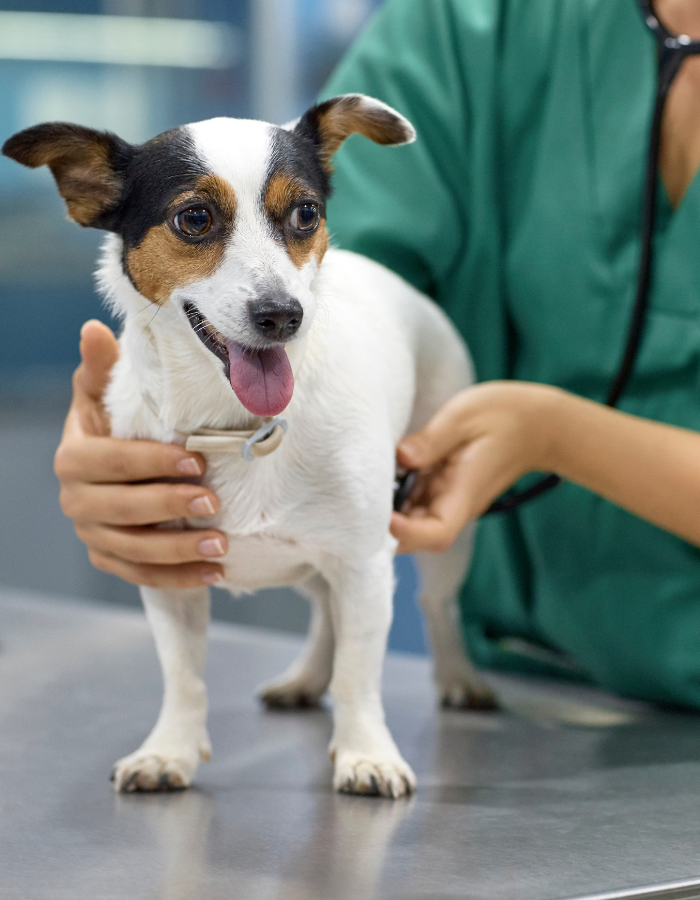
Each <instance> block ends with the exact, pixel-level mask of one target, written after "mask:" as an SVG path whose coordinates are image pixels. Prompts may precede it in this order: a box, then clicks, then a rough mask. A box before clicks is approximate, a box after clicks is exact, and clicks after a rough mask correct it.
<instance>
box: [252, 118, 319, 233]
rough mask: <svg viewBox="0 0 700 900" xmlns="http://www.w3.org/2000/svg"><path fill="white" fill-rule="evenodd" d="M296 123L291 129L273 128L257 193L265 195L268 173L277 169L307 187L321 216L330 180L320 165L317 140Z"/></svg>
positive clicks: (271, 174) (268, 178) (270, 175)
mask: <svg viewBox="0 0 700 900" xmlns="http://www.w3.org/2000/svg"><path fill="white" fill-rule="evenodd" d="M299 125H301V121H300V122H299ZM299 125H297V127H296V128H295V129H294V131H287V130H286V129H284V128H275V130H274V131H273V133H272V148H271V152H270V162H269V165H268V168H267V177H266V178H265V184H264V185H263V188H262V195H261V196H262V197H263V198H264V197H265V192H266V190H267V185H268V184H269V182H270V179H271V178H272V176H273V175H275V174H276V173H278V172H281V173H282V174H284V175H287V176H288V177H290V178H293V179H295V180H297V181H300V182H301V183H302V184H305V185H307V186H308V187H309V189H310V190H311V191H312V192H313V193H314V194H315V195H316V197H317V198H318V204H319V207H320V209H321V215H322V216H323V217H325V214H326V200H327V199H328V198H329V197H330V195H331V180H330V177H329V175H328V173H327V172H326V170H325V169H324V168H323V166H322V165H321V160H320V157H319V155H318V147H317V144H316V143H315V142H314V141H313V140H312V139H311V138H310V136H309V135H308V134H307V133H306V131H305V130H304V129H303V128H302V129H301V130H300V129H299Z"/></svg>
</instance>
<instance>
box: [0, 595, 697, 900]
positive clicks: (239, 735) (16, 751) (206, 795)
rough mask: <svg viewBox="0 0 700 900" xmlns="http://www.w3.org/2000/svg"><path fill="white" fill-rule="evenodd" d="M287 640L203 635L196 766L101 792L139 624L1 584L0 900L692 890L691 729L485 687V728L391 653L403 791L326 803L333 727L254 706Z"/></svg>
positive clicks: (147, 705) (133, 686)
mask: <svg viewBox="0 0 700 900" xmlns="http://www.w3.org/2000/svg"><path fill="white" fill-rule="evenodd" d="M299 647H300V642H299V641H298V640H297V639H295V638H293V637H288V636H286V635H281V634H279V635H278V634H275V633H272V632H263V631H256V630H253V629H247V628H242V627H233V626H227V625H221V624H215V625H214V626H213V627H212V631H211V640H210V653H209V661H208V670H207V681H208V684H209V688H210V716H209V724H210V732H211V737H212V743H213V746H214V755H213V757H212V762H211V763H210V764H208V765H205V766H203V767H202V768H201V769H200V771H199V773H198V775H197V778H196V786H195V787H193V788H192V789H191V790H189V791H187V792H184V793H176V794H139V795H126V796H118V795H116V794H115V793H114V792H113V791H112V789H111V786H110V784H109V782H108V780H107V778H108V775H109V772H110V769H111V766H112V763H113V762H114V760H115V759H117V758H118V757H119V756H121V755H123V754H125V753H128V752H130V751H131V750H133V749H135V748H136V747H137V746H138V744H139V743H140V741H141V740H142V739H143V737H144V736H145V734H146V733H147V731H148V730H149V729H150V727H151V726H152V725H153V722H154V720H155V716H156V713H157V710H158V706H159V702H160V691H161V681H160V674H159V671H158V666H157V661H156V656H155V651H154V648H153V645H152V640H151V636H150V632H149V629H148V627H147V625H146V622H145V619H144V617H143V616H142V615H140V614H139V613H137V612H132V611H128V610H122V609H119V608H116V607H108V606H99V605H95V604H88V603H78V602H72V601H64V600H59V599H58V598H47V597H44V598H41V597H37V596H33V595H28V594H23V593H20V592H17V591H11V590H4V591H0V898H2V900H83V898H90V900H122V898H124V900H127V898H128V900H219V898H221V900H223V898H226V900H237V898H245V900H273V898H275V900H276V898H280V900H281V898H285V900H331V898H333V900H336V898H338V900H343V898H352V900H370V898H377V900H385V898H386V900H399V898H400V900H419V898H421V900H447V898H464V900H569V898H573V897H584V896H585V897H592V896H594V895H601V896H605V897H607V896H620V897H636V896H639V897H641V896H645V897H667V898H676V900H681V898H683V900H688V898H691V897H693V898H694V897H700V887H698V886H697V885H700V811H699V798H700V716H697V715H693V714H692V713H687V712H686V713H683V712H674V711H664V710H660V709H656V708H654V707H651V706H647V705H645V704H642V703H635V702H631V701H624V700H621V699H619V698H616V697H613V696H611V695H608V694H605V693H603V692H601V691H596V690H594V689H591V688H586V687H581V686H575V685H572V684H565V683H552V682H547V681H544V680H538V679H522V678H514V677H506V676H502V675H499V676H491V675H489V680H490V681H491V682H492V683H493V685H494V686H495V687H496V689H497V690H498V691H499V693H500V696H501V698H502V701H503V706H504V710H503V711H502V712H499V713H469V712H458V711H440V710H438V709H437V708H436V703H435V695H434V692H433V689H432V685H431V682H430V669H429V663H428V661H427V660H424V659H421V658H418V657H407V656H404V657H401V656H397V655H390V657H389V658H388V660H387V664H386V671H385V691H384V693H385V700H386V707H387V718H388V721H389V724H390V727H391V728H392V731H393V734H394V736H395V738H396V740H397V743H398V745H399V747H400V748H401V750H402V752H403V753H404V755H405V756H406V758H407V759H408V761H409V762H410V763H411V764H412V765H413V767H414V769H415V771H416V774H417V776H418V780H419V789H418V792H417V794H416V795H415V796H414V797H413V798H411V799H409V800H406V801H396V802H393V801H390V800H380V799H376V798H366V797H352V796H343V795H337V794H335V793H334V792H333V791H332V789H331V767H330V763H329V761H328V755H327V745H328V741H329V737H330V729H331V721H330V715H329V712H328V710H327V709H326V710H324V709H321V710H311V711H302V712H286V713H270V712H265V711H264V710H263V709H261V708H260V706H259V704H258V703H257V702H256V700H255V698H254V689H255V686H256V685H257V684H258V683H259V682H260V681H263V680H264V679H266V678H269V677H271V676H274V675H276V674H277V673H278V672H280V671H281V670H282V669H283V668H284V667H285V666H286V665H287V664H288V663H289V662H290V661H291V659H292V658H293V657H294V655H295V654H296V653H297V652H298V650H299ZM684 879H685V880H687V881H688V882H689V884H686V885H685V886H683V885H680V884H677V885H676V887H671V886H670V883H672V882H681V881H683V880H684ZM694 879H695V880H694ZM645 885H647V886H649V885H652V886H654V885H655V886H656V887H655V888H650V889H649V890H648V891H645V892H642V890H641V888H642V887H643V886H645ZM662 885H666V887H661V886H662ZM616 891H617V892H620V893H618V894H614V893H613V892H616ZM606 892H607V893H606Z"/></svg>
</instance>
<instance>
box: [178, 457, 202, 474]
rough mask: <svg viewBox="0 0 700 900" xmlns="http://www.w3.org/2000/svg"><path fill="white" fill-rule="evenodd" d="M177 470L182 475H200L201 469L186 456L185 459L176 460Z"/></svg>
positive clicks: (194, 460) (192, 459)
mask: <svg viewBox="0 0 700 900" xmlns="http://www.w3.org/2000/svg"><path fill="white" fill-rule="evenodd" d="M177 470H178V472H182V474H183V475H201V474H202V467H201V466H200V464H199V463H198V462H197V460H196V459H194V457H192V456H188V457H187V459H181V460H178V463H177Z"/></svg>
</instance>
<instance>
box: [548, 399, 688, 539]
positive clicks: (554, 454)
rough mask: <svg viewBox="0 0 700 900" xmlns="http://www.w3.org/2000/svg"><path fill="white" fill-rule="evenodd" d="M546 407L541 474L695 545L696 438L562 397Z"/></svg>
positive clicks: (591, 403) (684, 432)
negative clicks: (557, 478) (550, 474)
mask: <svg viewBox="0 0 700 900" xmlns="http://www.w3.org/2000/svg"><path fill="white" fill-rule="evenodd" d="M549 402H550V404H551V406H550V410H549V412H548V414H547V417H548V425H547V428H548V432H549V436H550V438H549V440H548V441H547V442H546V444H545V446H546V448H547V450H546V453H545V456H544V458H543V460H542V468H543V469H548V470H551V471H554V472H557V474H559V475H561V476H562V477H563V478H565V479H567V480H569V481H573V482H575V483H576V484H580V485H582V486H583V487H586V488H588V489H589V490H591V491H593V492H594V493H596V494H599V495H601V496H602V497H605V498H606V499H608V500H611V501H612V502H613V503H615V504H617V505H618V506H621V507H623V508H624V509H627V510H629V511H630V512H632V513H634V514H635V515H637V516H640V517H641V518H643V519H647V520H648V521H650V522H653V523H654V524H655V525H658V526H660V527H661V528H664V529H666V530H667V531H670V532H673V533H674V534H677V535H678V536H679V537H682V538H684V539H685V540H687V541H689V542H691V543H693V544H695V545H697V546H700V434H697V433H695V432H693V431H689V430H686V429H683V428H675V427H673V426H670V425H663V424H661V423H659V422H653V421H650V420H649V419H643V418H640V417H638V416H632V415H627V414H626V413H623V412H620V411H618V410H614V409H610V408H609V407H606V406H603V405H601V404H598V403H593V402H591V401H590V400H584V399H583V398H581V397H577V396H575V395H573V394H567V393H565V392H564V391H558V392H556V394H553V395H552V396H551V399H550V401H549Z"/></svg>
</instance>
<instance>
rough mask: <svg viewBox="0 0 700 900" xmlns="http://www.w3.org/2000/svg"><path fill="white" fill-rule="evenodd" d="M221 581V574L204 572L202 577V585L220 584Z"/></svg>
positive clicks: (222, 578) (222, 577)
mask: <svg viewBox="0 0 700 900" xmlns="http://www.w3.org/2000/svg"><path fill="white" fill-rule="evenodd" d="M223 580H224V576H223V575H222V574H221V572H205V573H204V575H202V583H203V584H221V583H222V581H223Z"/></svg>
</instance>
